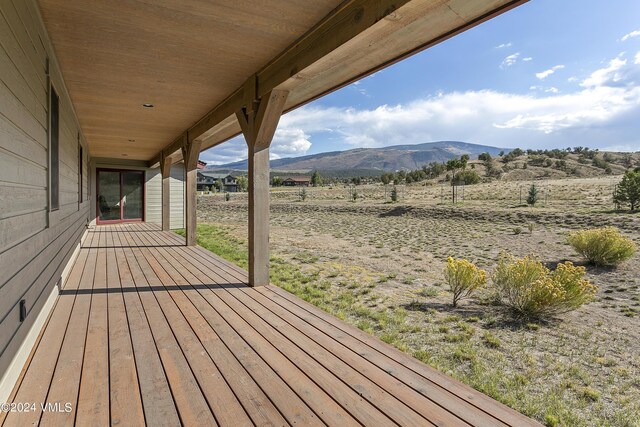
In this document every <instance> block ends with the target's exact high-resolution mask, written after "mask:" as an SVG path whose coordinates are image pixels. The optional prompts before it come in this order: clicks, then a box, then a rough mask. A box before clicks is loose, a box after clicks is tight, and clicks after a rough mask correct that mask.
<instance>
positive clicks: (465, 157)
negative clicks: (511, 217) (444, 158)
mask: <svg viewBox="0 0 640 427" xmlns="http://www.w3.org/2000/svg"><path fill="white" fill-rule="evenodd" d="M468 161H469V155H468V154H463V155H462V156H460V167H461V168H462V169H463V170H464V169H466V168H467V162H468Z"/></svg>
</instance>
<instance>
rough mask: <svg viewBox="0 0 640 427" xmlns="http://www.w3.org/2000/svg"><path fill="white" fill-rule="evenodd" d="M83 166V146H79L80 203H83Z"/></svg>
mask: <svg viewBox="0 0 640 427" xmlns="http://www.w3.org/2000/svg"><path fill="white" fill-rule="evenodd" d="M78 139H80V138H78ZM82 166H83V157H82V145H80V144H78V203H82V174H83V170H82Z"/></svg>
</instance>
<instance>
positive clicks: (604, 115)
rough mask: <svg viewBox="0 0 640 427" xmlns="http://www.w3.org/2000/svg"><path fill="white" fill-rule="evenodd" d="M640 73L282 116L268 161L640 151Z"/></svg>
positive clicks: (238, 155)
mask: <svg viewBox="0 0 640 427" xmlns="http://www.w3.org/2000/svg"><path fill="white" fill-rule="evenodd" d="M638 76H640V66H639V65H638V64H635V63H632V62H631V61H629V62H628V63H627V61H625V60H624V59H623V58H621V57H618V58H614V59H612V60H611V61H610V62H609V63H608V64H606V65H604V66H603V67H602V68H601V69H598V70H595V71H594V72H592V73H591V74H590V75H589V76H587V77H586V78H585V79H584V80H583V81H582V82H581V86H580V87H579V90H577V91H575V92H573V93H566V92H563V93H560V92H559V91H557V92H556V89H555V88H553V87H544V86H531V88H530V90H531V91H532V92H530V93H529V94H512V93H503V92H498V91H493V90H475V91H465V92H449V93H438V94H436V95H433V96H429V97H426V98H422V99H416V100H415V101H413V102H409V103H405V104H400V105H381V106H379V107H377V108H372V109H356V108H339V107H324V106H321V105H318V104H315V105H314V104H310V105H307V106H304V107H302V108H299V109H297V110H295V111H292V112H291V113H288V114H286V115H285V116H283V117H282V119H281V120H280V125H279V127H278V131H277V133H276V136H275V137H274V142H273V144H272V153H273V154H274V157H275V156H279V157H288V156H296V155H302V154H305V153H306V152H307V151H308V150H309V149H310V147H311V141H312V140H313V141H314V144H315V143H318V141H321V140H332V141H339V142H340V143H341V146H340V149H348V148H354V147H381V146H389V145H398V144H412V143H422V142H428V141H437V140H460V141H468V142H474V143H479V144H486V145H493V146H498V147H513V146H515V145H518V146H521V147H532V148H533V147H540V148H553V147H565V146H568V145H569V146H573V145H584V146H590V147H600V148H605V146H606V144H609V145H611V144H612V143H615V144H616V145H618V146H620V147H630V149H633V150H634V151H638V150H640V140H639V139H638V134H639V132H638V124H637V117H638V115H640V78H639V77H638ZM203 158H204V160H205V161H215V162H217V163H225V162H229V161H233V160H240V159H242V158H246V144H245V143H244V141H243V140H242V139H241V138H238V139H234V140H232V141H229V142H227V143H224V144H222V145H220V146H219V147H216V148H215V149H214V150H208V151H207V152H205V153H203Z"/></svg>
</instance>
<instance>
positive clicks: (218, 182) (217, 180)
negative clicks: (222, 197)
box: [213, 179, 222, 192]
mask: <svg viewBox="0 0 640 427" xmlns="http://www.w3.org/2000/svg"><path fill="white" fill-rule="evenodd" d="M213 185H214V186H215V187H216V191H217V192H220V191H222V181H221V180H219V179H216V181H215V182H214V183H213Z"/></svg>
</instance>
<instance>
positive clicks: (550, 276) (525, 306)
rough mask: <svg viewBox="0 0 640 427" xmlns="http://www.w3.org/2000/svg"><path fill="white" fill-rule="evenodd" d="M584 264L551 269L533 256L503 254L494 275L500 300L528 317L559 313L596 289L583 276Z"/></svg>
mask: <svg viewBox="0 0 640 427" xmlns="http://www.w3.org/2000/svg"><path fill="white" fill-rule="evenodd" d="M584 274H585V269H584V267H575V266H574V265H573V264H572V263H571V262H565V263H564V264H558V266H557V267H556V269H555V270H554V271H551V270H549V269H548V268H547V267H545V266H544V265H543V264H542V263H541V262H540V261H538V260H537V259H535V258H533V257H528V256H527V257H524V258H520V259H516V258H514V257H513V256H511V255H508V254H503V255H501V258H500V261H499V262H498V267H497V268H496V270H495V271H494V274H493V283H494V285H495V287H496V294H497V296H498V297H499V299H500V301H501V302H502V303H504V304H505V305H507V306H508V307H510V308H511V309H513V310H515V311H516V312H517V313H519V314H520V315H523V316H525V317H529V318H531V317H534V318H539V317H543V316H551V315H557V314H561V313H566V312H568V311H572V310H575V309H577V308H579V307H580V306H581V305H583V304H584V303H586V302H588V301H590V300H591V299H592V298H593V296H594V295H595V293H596V290H597V288H596V287H595V286H594V285H592V284H591V283H589V281H587V280H585V279H584Z"/></svg>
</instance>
